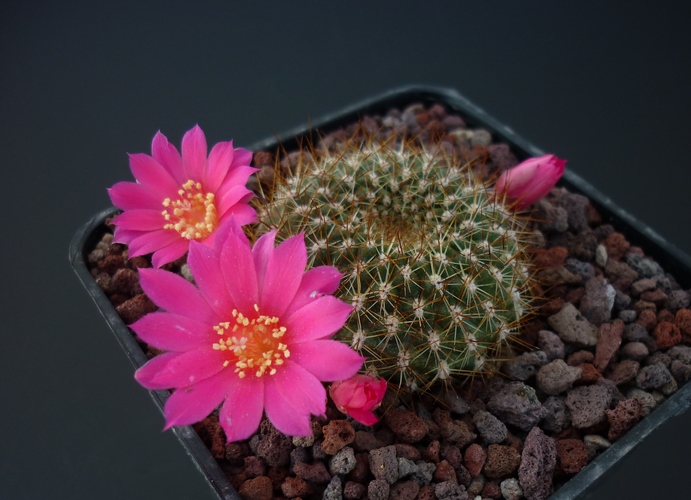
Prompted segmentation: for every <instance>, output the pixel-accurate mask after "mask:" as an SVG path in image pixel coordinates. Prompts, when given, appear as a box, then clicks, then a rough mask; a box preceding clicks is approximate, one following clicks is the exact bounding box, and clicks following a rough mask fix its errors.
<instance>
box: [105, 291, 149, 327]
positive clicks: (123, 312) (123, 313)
mask: <svg viewBox="0 0 691 500" xmlns="http://www.w3.org/2000/svg"><path fill="white" fill-rule="evenodd" d="M115 310H116V311H117V312H118V314H119V315H120V317H121V318H122V320H123V321H124V322H125V324H126V325H131V324H132V323H134V322H135V321H137V320H138V319H140V318H143V317H144V316H145V315H147V314H148V313H150V312H154V311H156V310H158V306H156V304H154V303H153V302H151V299H149V297H147V296H146V295H145V294H143V293H140V294H139V295H135V296H134V297H132V298H131V299H129V300H126V301H125V302H123V303H122V304H120V305H119V306H118V307H116V308H115Z"/></svg>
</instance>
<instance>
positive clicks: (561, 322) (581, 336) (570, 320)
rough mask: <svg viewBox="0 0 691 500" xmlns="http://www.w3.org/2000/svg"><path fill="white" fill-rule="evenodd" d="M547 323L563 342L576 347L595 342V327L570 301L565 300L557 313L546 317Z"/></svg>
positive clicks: (591, 345)
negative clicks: (564, 303)
mask: <svg viewBox="0 0 691 500" xmlns="http://www.w3.org/2000/svg"><path fill="white" fill-rule="evenodd" d="M547 323H549V326H550V327H552V329H553V330H554V331H555V332H556V333H557V334H558V335H559V338H561V339H562V340H563V341H564V342H567V343H569V344H575V345H576V346H578V347H588V346H589V347H593V346H595V345H596V344H597V327H596V326H595V325H592V324H591V323H590V322H589V321H588V320H587V319H586V318H585V317H584V316H583V315H582V314H581V313H580V312H578V310H577V309H576V308H575V307H574V305H573V304H571V303H570V302H567V303H566V305H564V307H562V309H561V311H559V312H558V313H557V314H554V315H552V316H550V317H549V318H547Z"/></svg>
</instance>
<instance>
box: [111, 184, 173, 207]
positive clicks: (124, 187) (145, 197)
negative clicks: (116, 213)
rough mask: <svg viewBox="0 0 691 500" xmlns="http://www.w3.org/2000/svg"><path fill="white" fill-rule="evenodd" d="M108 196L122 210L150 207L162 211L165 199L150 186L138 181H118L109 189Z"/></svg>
mask: <svg viewBox="0 0 691 500" xmlns="http://www.w3.org/2000/svg"><path fill="white" fill-rule="evenodd" d="M108 196H110V201H111V202H113V205H115V206H116V207H118V208H119V209H120V210H133V209H138V208H148V209H158V210H159V211H162V208H161V207H162V206H163V205H162V202H163V200H162V199H161V198H159V197H158V196H156V194H155V193H153V192H152V191H151V190H150V189H149V188H148V187H146V186H144V185H143V184H137V183H136V182H118V183H117V184H115V185H114V186H113V187H112V188H110V189H108Z"/></svg>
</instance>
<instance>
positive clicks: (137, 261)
mask: <svg viewBox="0 0 691 500" xmlns="http://www.w3.org/2000/svg"><path fill="white" fill-rule="evenodd" d="M127 266H128V267H129V268H130V269H134V270H137V269H140V268H147V267H151V261H149V259H148V258H146V257H144V256H143V255H139V256H137V257H130V258H129V259H128V260H127Z"/></svg>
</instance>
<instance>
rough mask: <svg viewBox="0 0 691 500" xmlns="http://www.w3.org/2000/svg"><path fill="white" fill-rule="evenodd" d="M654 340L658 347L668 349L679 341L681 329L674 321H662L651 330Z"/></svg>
mask: <svg viewBox="0 0 691 500" xmlns="http://www.w3.org/2000/svg"><path fill="white" fill-rule="evenodd" d="M653 336H654V337H655V342H657V346H658V347H659V348H660V349H669V348H670V347H673V346H675V345H677V344H678V343H679V342H681V330H679V327H678V326H677V325H675V324H674V323H669V322H667V321H663V322H662V323H658V324H657V326H656V327H655V329H654V330H653Z"/></svg>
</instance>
